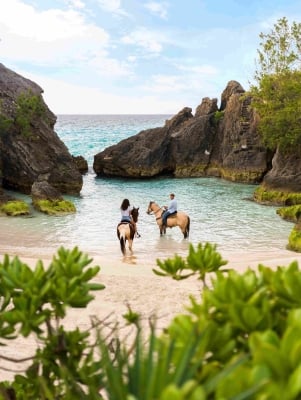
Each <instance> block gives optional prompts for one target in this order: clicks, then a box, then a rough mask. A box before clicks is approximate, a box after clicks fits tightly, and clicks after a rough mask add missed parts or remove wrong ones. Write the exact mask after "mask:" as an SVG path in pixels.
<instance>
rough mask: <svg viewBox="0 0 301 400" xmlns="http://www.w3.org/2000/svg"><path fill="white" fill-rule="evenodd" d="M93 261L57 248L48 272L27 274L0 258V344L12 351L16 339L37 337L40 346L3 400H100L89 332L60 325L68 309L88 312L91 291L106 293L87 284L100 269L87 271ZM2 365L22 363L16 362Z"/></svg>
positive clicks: (28, 270) (15, 261)
mask: <svg viewBox="0 0 301 400" xmlns="http://www.w3.org/2000/svg"><path fill="white" fill-rule="evenodd" d="M91 261H92V260H91V259H89V258H88V257H87V256H86V255H83V254H82V253H81V252H80V251H79V250H78V249H77V248H74V249H73V250H72V251H70V250H65V249H64V248H60V249H59V250H58V254H57V256H55V257H53V260H52V262H51V264H50V266H49V267H48V269H46V268H44V265H43V263H42V261H38V262H37V264H36V268H35V269H31V268H30V267H29V266H28V265H26V264H24V263H22V262H21V261H20V259H19V258H18V257H15V258H13V259H10V258H9V257H8V256H7V255H6V256H5V257H4V260H3V262H2V263H1V264H0V299H1V303H0V338H1V340H2V342H3V341H4V340H5V341H11V342H12V346H13V341H14V338H16V337H18V336H23V337H28V336H29V335H35V336H36V339H37V341H38V343H39V346H38V347H37V349H36V352H35V354H33V355H32V356H31V357H28V358H27V359H26V360H23V361H27V362H29V366H28V367H27V368H26V372H25V374H20V373H19V374H16V376H15V379H14V382H13V383H12V384H8V383H2V384H1V388H2V389H1V391H0V398H1V399H10V398H11V397H8V396H9V393H13V394H14V395H15V396H16V398H17V399H25V400H26V399H58V398H64V399H70V400H71V399H74V398H87V399H93V398H99V397H96V393H98V390H99V383H98V384H97V379H98V378H97V370H98V368H97V363H96V361H95V359H96V357H94V353H93V351H94V350H93V347H91V345H90V341H89V337H90V332H89V331H81V330H80V329H79V328H75V329H73V330H69V331H68V330H66V329H65V327H64V324H63V320H64V318H65V317H66V314H67V308H68V307H79V308H84V307H86V306H87V305H88V304H89V303H90V301H91V300H93V298H94V296H93V295H92V294H91V291H93V290H101V289H103V288H104V286H103V285H102V284H98V283H93V282H90V281H91V279H93V278H94V277H95V276H96V275H97V273H98V272H99V269H100V268H99V267H98V266H95V267H89V268H87V266H88V265H89V264H90V263H91ZM3 343H4V342H3ZM6 360H8V361H11V362H12V363H17V362H20V360H18V359H17V357H16V358H9V357H6ZM1 392H2V395H1Z"/></svg>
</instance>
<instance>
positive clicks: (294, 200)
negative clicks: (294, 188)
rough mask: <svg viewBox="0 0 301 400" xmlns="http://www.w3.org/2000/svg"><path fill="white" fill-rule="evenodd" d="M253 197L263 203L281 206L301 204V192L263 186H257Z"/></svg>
mask: <svg viewBox="0 0 301 400" xmlns="http://www.w3.org/2000/svg"><path fill="white" fill-rule="evenodd" d="M253 197H254V200H255V201H257V202H258V203H262V204H272V205H279V206H285V205H297V204H301V193H293V192H281V191H277V190H268V189H266V188H264V187H263V186H258V188H256V190H255V191H254V195H253Z"/></svg>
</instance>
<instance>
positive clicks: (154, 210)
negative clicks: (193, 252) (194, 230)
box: [146, 201, 190, 239]
mask: <svg viewBox="0 0 301 400" xmlns="http://www.w3.org/2000/svg"><path fill="white" fill-rule="evenodd" d="M164 210H165V209H164V208H163V207H160V206H159V205H158V204H157V203H155V202H154V201H150V203H149V205H148V209H147V211H146V212H147V214H154V215H155V217H156V221H157V224H158V225H159V229H160V235H163V234H165V233H166V228H165V227H163V223H162V214H163V212H164ZM174 226H178V227H179V228H180V229H181V231H182V233H183V235H184V239H187V238H188V236H189V229H190V218H189V216H188V215H187V214H186V213H184V212H183V211H178V212H177V213H176V214H172V215H170V216H169V217H168V218H167V227H168V228H173V227H174Z"/></svg>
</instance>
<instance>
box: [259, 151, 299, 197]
mask: <svg viewBox="0 0 301 400" xmlns="http://www.w3.org/2000/svg"><path fill="white" fill-rule="evenodd" d="M262 186H263V187H264V188H265V189H266V190H277V191H283V192H296V193H298V192H301V154H300V153H299V152H298V151H296V152H295V153H293V152H283V151H281V150H279V149H278V150H277V151H276V153H275V156H274V157H273V161H272V168H271V170H270V171H269V172H268V173H267V174H266V175H265V177H264V179H263V182H262Z"/></svg>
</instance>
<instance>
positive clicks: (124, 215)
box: [120, 199, 140, 237]
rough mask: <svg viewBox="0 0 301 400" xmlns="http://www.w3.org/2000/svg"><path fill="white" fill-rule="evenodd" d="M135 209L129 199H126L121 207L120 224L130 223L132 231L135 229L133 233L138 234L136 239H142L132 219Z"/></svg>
mask: <svg viewBox="0 0 301 400" xmlns="http://www.w3.org/2000/svg"><path fill="white" fill-rule="evenodd" d="M133 209H134V207H133V206H131V205H130V201H129V200H128V199H124V200H123V201H122V203H121V206H120V212H121V221H120V223H129V225H130V227H131V229H133V232H134V233H135V234H136V237H140V235H139V233H138V231H137V225H136V222H135V221H134V220H133V217H132V211H133Z"/></svg>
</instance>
